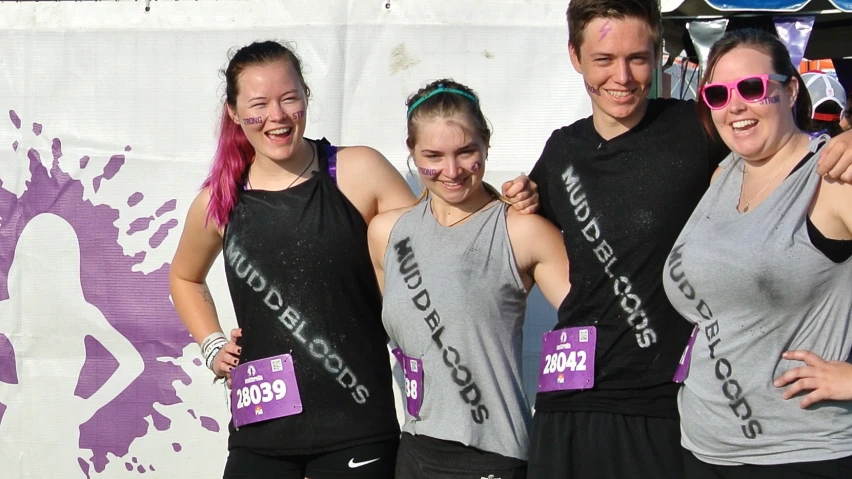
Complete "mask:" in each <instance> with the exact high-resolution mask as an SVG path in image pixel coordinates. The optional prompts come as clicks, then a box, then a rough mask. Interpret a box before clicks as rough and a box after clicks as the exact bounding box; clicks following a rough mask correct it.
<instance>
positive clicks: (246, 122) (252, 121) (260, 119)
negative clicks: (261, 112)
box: [243, 116, 263, 125]
mask: <svg viewBox="0 0 852 479" xmlns="http://www.w3.org/2000/svg"><path fill="white" fill-rule="evenodd" d="M261 123H263V117H260V116H255V117H252V118H243V125H259V124H261Z"/></svg>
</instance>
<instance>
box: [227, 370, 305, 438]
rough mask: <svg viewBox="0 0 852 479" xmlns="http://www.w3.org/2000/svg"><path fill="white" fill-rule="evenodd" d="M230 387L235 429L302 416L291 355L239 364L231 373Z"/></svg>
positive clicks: (300, 400)
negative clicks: (271, 420) (286, 417)
mask: <svg viewBox="0 0 852 479" xmlns="http://www.w3.org/2000/svg"><path fill="white" fill-rule="evenodd" d="M231 387H232V388H233V389H232V390H231V417H232V418H233V420H234V427H241V426H244V425H246V424H253V423H256V422H260V421H268V420H270V419H277V418H280V417H284V416H292V415H293V414H299V413H301V412H302V399H301V397H300V396H299V386H298V385H297V384H296V372H295V370H294V369H293V358H292V357H290V355H289V354H282V355H279V356H273V357H271V358H265V359H258V360H257V361H250V362H247V363H244V364H240V365H239V366H237V367H235V368H234V369H232V370H231Z"/></svg>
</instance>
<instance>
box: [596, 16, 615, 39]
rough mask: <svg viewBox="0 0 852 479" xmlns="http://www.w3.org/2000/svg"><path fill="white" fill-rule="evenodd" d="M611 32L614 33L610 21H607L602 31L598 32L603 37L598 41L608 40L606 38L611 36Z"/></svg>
mask: <svg viewBox="0 0 852 479" xmlns="http://www.w3.org/2000/svg"><path fill="white" fill-rule="evenodd" d="M611 31H612V26H611V25H610V24H609V20H607V21H605V22H604V24H603V25H601V28H600V30H598V33H600V34H601V37H600V38H598V41H601V40H603V39H604V38H606V36H607V35H609V32H611Z"/></svg>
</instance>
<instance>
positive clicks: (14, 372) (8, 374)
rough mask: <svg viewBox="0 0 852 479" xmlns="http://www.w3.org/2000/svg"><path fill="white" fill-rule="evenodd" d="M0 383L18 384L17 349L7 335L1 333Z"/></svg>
mask: <svg viewBox="0 0 852 479" xmlns="http://www.w3.org/2000/svg"><path fill="white" fill-rule="evenodd" d="M0 382H4V383H6V384H18V368H17V366H16V365H15V348H14V346H12V342H11V341H9V338H7V337H6V335H5V334H3V333H0Z"/></svg>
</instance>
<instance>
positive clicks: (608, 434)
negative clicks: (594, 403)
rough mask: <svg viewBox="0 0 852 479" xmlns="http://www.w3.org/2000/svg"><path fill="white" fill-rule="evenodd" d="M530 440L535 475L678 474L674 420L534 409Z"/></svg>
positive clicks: (554, 478)
mask: <svg viewBox="0 0 852 479" xmlns="http://www.w3.org/2000/svg"><path fill="white" fill-rule="evenodd" d="M530 441H531V443H530V461H529V477H531V478H535V479H681V478H682V477H683V448H682V447H681V445H680V424H679V421H678V420H677V419H663V418H653V417H644V416H625V415H621V414H612V413H604V412H539V411H536V413H535V416H534V417H533V429H532V436H531V437H530Z"/></svg>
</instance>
